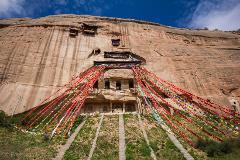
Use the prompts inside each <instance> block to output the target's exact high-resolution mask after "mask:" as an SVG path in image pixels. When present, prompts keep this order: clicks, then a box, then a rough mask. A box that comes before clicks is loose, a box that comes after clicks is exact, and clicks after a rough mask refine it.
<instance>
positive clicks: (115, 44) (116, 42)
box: [112, 39, 120, 47]
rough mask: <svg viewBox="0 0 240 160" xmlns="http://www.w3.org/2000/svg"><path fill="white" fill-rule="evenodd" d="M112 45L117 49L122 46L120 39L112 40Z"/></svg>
mask: <svg viewBox="0 0 240 160" xmlns="http://www.w3.org/2000/svg"><path fill="white" fill-rule="evenodd" d="M112 45H113V46H115V47H117V46H119V45H120V39H112Z"/></svg>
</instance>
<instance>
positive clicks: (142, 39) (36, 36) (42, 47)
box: [0, 15, 240, 114]
mask: <svg viewBox="0 0 240 160" xmlns="http://www.w3.org/2000/svg"><path fill="white" fill-rule="evenodd" d="M83 23H88V24H94V25H96V26H98V30H97V34H96V35H94V36H89V35H85V34H82V33H81V32H79V33H78V35H77V36H76V37H71V36H69V28H70V27H75V28H77V29H78V28H81V26H82V24H83ZM116 37H117V38H119V39H120V43H121V45H120V46H119V47H113V46H112V42H111V39H112V38H116ZM96 48H99V49H100V50H101V53H100V54H97V55H92V56H89V55H90V54H91V53H92V51H93V49H96ZM103 51H131V52H133V53H135V54H137V55H139V56H141V57H143V58H145V60H146V64H145V66H146V68H148V69H149V70H150V71H152V72H154V73H156V74H157V75H158V76H160V77H161V78H163V79H166V80H168V81H170V82H172V83H174V84H175V85H177V86H179V87H181V88H183V89H185V90H187V91H189V92H191V93H193V94H196V95H198V96H201V97H204V98H208V99H210V100H211V101H214V102H217V103H219V104H222V105H230V102H232V103H234V102H235V103H238V102H239V101H240V35H239V34H238V33H231V32H221V31H206V30H187V29H177V28H171V27H166V26H161V25H158V24H154V23H149V22H142V21H135V20H126V19H113V18H104V17H92V16H77V15H59V16H49V17H44V18H40V19H7V20H0V80H1V86H0V95H1V96H0V110H4V111H5V112H7V113H8V114H16V113H20V112H23V111H26V110H28V109H30V108H32V107H34V106H35V105H37V104H38V103H40V101H41V100H43V99H44V98H45V97H47V96H49V95H51V93H53V92H54V91H55V90H57V89H58V88H59V87H61V86H63V85H64V84H65V83H67V82H68V81H69V80H70V79H71V77H72V76H73V75H75V74H77V73H79V72H81V71H83V70H85V69H87V68H89V67H90V66H92V65H93V61H94V60H101V59H103V55H102V52H103Z"/></svg>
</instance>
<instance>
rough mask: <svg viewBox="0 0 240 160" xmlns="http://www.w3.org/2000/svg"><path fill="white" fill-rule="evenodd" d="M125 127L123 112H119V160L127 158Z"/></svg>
mask: <svg viewBox="0 0 240 160" xmlns="http://www.w3.org/2000/svg"><path fill="white" fill-rule="evenodd" d="M125 150H126V146H125V129H124V120H123V114H119V160H125V159H126V155H125Z"/></svg>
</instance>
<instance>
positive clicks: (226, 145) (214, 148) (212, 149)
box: [196, 140, 234, 157]
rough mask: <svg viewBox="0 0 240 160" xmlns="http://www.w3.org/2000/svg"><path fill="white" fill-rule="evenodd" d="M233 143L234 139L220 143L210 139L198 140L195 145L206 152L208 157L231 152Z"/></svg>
mask: <svg viewBox="0 0 240 160" xmlns="http://www.w3.org/2000/svg"><path fill="white" fill-rule="evenodd" d="M233 144H234V140H226V141H224V142H221V143H219V142H215V141H212V140H198V142H197V143H196V147H197V148H198V149H200V150H202V151H204V152H206V153H207V155H208V156H209V157H214V156H216V155H222V154H228V153H231V152H232V148H233Z"/></svg>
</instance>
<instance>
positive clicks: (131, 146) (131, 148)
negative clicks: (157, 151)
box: [124, 115, 151, 160]
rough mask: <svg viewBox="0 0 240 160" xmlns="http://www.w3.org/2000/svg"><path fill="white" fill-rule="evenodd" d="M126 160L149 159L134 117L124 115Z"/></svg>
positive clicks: (147, 149) (148, 151) (149, 155)
mask: <svg viewBox="0 0 240 160" xmlns="http://www.w3.org/2000/svg"><path fill="white" fill-rule="evenodd" d="M124 121H125V140H126V159H129V160H130V159H139V160H140V159H151V152H150V149H149V147H148V145H147V143H146V141H145V139H144V137H143V134H142V131H141V129H140V127H139V123H138V119H137V116H136V115H124Z"/></svg>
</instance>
